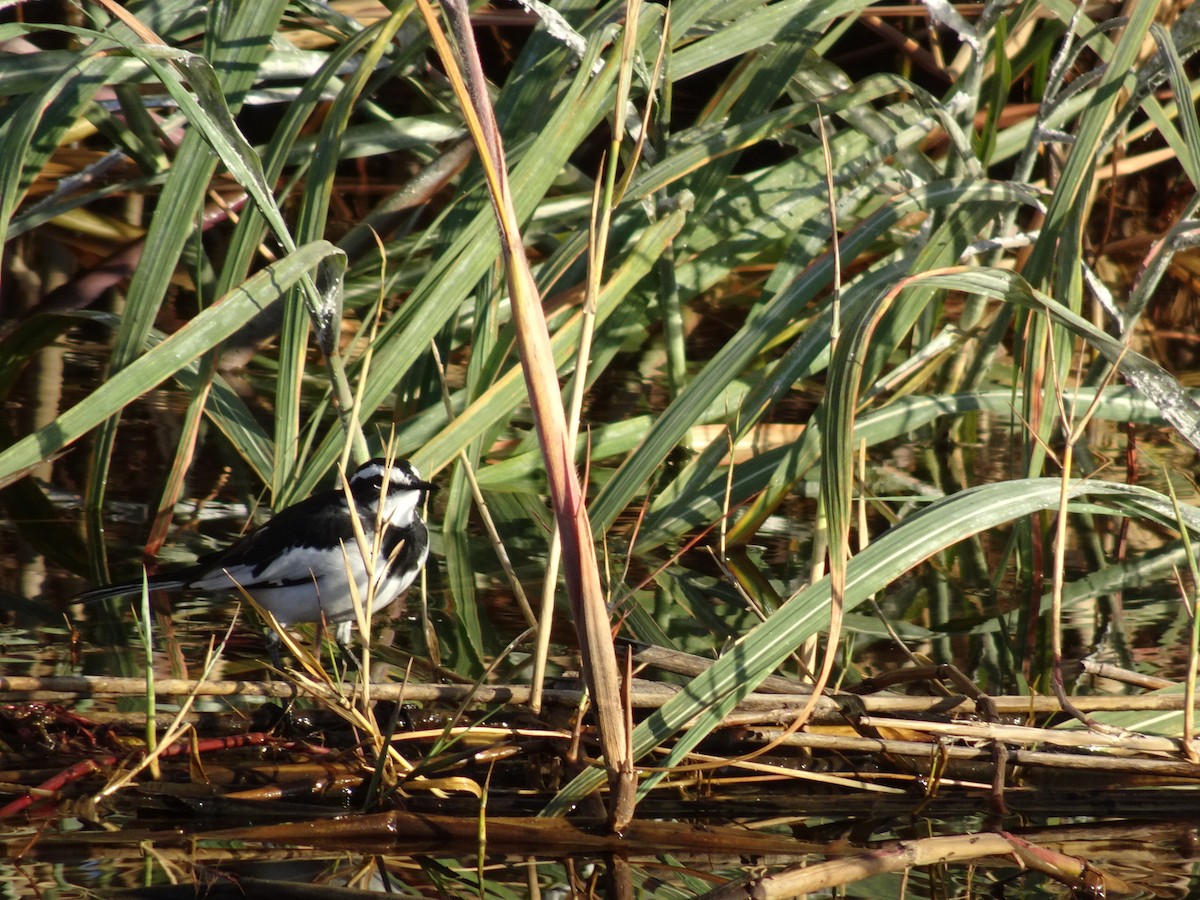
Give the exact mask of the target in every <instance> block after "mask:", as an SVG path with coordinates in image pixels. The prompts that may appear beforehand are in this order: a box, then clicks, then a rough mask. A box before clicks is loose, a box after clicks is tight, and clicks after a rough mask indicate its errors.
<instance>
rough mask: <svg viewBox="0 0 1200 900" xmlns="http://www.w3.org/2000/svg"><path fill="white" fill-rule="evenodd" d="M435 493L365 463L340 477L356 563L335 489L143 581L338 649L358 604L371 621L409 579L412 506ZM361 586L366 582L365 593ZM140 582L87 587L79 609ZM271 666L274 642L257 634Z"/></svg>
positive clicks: (383, 465) (418, 532) (409, 467)
mask: <svg viewBox="0 0 1200 900" xmlns="http://www.w3.org/2000/svg"><path fill="white" fill-rule="evenodd" d="M434 489H435V485H433V484H431V483H429V482H428V481H422V480H421V476H420V473H418V472H417V469H416V467H415V466H413V464H412V463H410V462H408V461H407V460H396V461H394V462H392V463H390V464H389V463H388V461H387V460H384V459H378V458H377V459H372V460H370V461H369V462H365V463H363V464H362V465H361V466H359V467H358V469H357V470H356V471H355V472H354V474H353V475H351V476H350V478H349V495H350V497H351V498H352V499H353V501H354V509H355V510H356V511H357V513H358V521H359V522H360V523H361V527H362V531H363V535H364V537H365V538H366V540H365V542H364V544H365V548H366V554H365V558H366V560H371V558H372V556H373V557H374V558H373V560H371V564H370V565H368V564H367V563H366V562H365V561H364V552H363V551H362V550H360V548H359V543H358V540H357V538H356V537H355V528H354V514H353V513H352V511H351V507H350V504H349V503H348V502H347V492H346V491H345V490H343V489H342V488H341V487H338V488H334V489H333V490H329V491H325V492H323V493H320V494H314V495H313V496H311V497H309V498H308V499H307V500H302V501H300V502H299V503H297V504H295V505H294V506H289V507H287V508H286V509H283V510H280V511H279V512H278V513H276V514H275V515H274V516H273V517H272V518H271V519H270V520H269V521H268V522H266V523H265V524H264V525H262V526H260V527H259V528H257V529H255V530H254V531H252V532H250V533H249V534H247V535H246V536H245V537H243V538H241V539H240V540H238V541H236V542H235V543H233V544H231V545H230V546H229V547H227V548H225V549H224V550H219V551H217V552H216V553H212V554H209V555H207V556H204V557H201V558H200V559H199V560H197V561H196V563H195V564H194V565H191V566H188V567H187V568H184V569H177V570H175V571H171V572H163V573H161V574H158V575H153V576H151V577H150V578H149V579H148V586H149V588H150V589H151V590H183V591H207V592H213V591H234V592H236V591H238V590H239V588H240V589H241V590H244V591H245V592H246V593H247V594H249V595H250V596H251V597H253V598H254V600H255V602H256V603H258V604H259V606H261V607H262V608H263V609H265V610H267V611H269V612H270V613H271V614H272V615H274V616H275V618H276V619H277V620H278V621H279V624H280V625H283V626H285V627H286V626H288V625H292V624H295V623H298V622H320V621H324V622H328V623H330V624H332V625H334V626H336V627H335V631H334V635H335V639H336V640H337V643H338V645H339V646H340V647H341V648H342V649H343V650H346V649H347V648H348V647H349V643H350V632H351V629H352V628H353V625H354V618H355V615H354V594H352V593H351V587H350V579H351V577H352V578H353V580H354V585H355V590H356V592H357V596H358V600H359V602H360V603H362V604H364V605H365V604H367V602H368V597H370V606H371V608H370V612H371V613H372V614H373V613H376V612H378V611H379V610H381V609H383V608H384V607H385V606H387V605H388V604H389V603H391V602H392V601H393V600H395V599H396V598H397V597H398V596H399V595H400V594H401V593H402V592H403V591H404V590H405V589H406V588H408V587H409V585H411V584H412V583H413V581H415V580H416V577H417V575H418V574H419V573H420V571H421V567H422V566H423V565H424V564H425V558H426V556H427V555H428V553H429V532H428V530H427V529H426V527H425V522H424V521H423V520H422V519H421V513H420V507H421V505H422V504H423V503H424V500H425V498H426V496H427V495H428V493H429V492H430V491H432V490H434ZM369 581H371V582H373V587H371V586H370V584H369ZM141 590H142V581H141V580H137V581H128V582H123V583H121V584H112V585H108V586H106V587H100V588H96V589H95V590H92V591H88V592H86V593H84V594H81V595H80V596H79V599H80V600H81V601H83V602H91V601H95V600H103V599H105V598H108V597H119V596H123V595H126V594H134V593H140V592H141ZM267 642H268V649H269V650H270V651H271V657H272V659H273V660H274V661H275V662H276V664H278V659H279V656H278V643H279V636H278V635H277V634H275V633H274V632H273V631H271V632H269V633H268V635H267Z"/></svg>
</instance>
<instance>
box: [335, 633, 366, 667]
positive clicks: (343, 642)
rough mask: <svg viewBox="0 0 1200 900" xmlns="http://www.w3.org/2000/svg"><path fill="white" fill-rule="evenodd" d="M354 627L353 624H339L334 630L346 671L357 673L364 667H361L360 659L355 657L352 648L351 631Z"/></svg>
mask: <svg viewBox="0 0 1200 900" xmlns="http://www.w3.org/2000/svg"><path fill="white" fill-rule="evenodd" d="M352 626H353V623H352V622H339V623H338V625H337V627H336V628H335V629H334V630H333V640H334V643H336V644H337V645H338V650H340V651H341V654H342V661H343V662H344V663H345V664H346V669H347V670H350V669H353V670H354V671H356V672H357V671H358V670H359V669H360V668H362V667H361V666H360V665H359V660H358V657H357V656H355V655H354V652H353V648H352V647H351V646H350V630H351V628H352Z"/></svg>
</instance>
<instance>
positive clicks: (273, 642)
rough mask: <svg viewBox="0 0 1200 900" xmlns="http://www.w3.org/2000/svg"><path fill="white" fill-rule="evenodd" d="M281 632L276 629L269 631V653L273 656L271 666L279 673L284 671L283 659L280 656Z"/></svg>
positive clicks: (269, 629)
mask: <svg viewBox="0 0 1200 900" xmlns="http://www.w3.org/2000/svg"><path fill="white" fill-rule="evenodd" d="M280 643H282V642H281V641H280V640H279V632H277V631H276V630H275V629H274V628H268V629H267V653H269V654H270V656H271V665H273V666H274V667H275V668H276V669H277V670H278V671H280V672H282V671H283V657H282V656H280V655H279V645H280Z"/></svg>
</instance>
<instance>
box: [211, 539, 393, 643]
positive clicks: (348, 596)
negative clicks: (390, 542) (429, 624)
mask: <svg viewBox="0 0 1200 900" xmlns="http://www.w3.org/2000/svg"><path fill="white" fill-rule="evenodd" d="M305 571H307V572H308V578H303V577H297V573H301V572H305ZM373 574H374V580H375V590H374V592H373V594H372V597H371V612H372V613H376V612H378V611H379V610H380V609H382V608H383V607H385V606H387V605H388V604H389V603H391V602H392V601H393V600H395V599H396V597H397V596H398V595H399V594H400V592H401V591H403V590H404V589H405V588H407V587H408V585H409V584H410V583H411V582H412V580H413V579H412V578H408V579H404V580H397V579H394V578H393V579H389V578H387V577H386V575H387V565H386V561H385V560H384V559H383V558H382V557H381V558H378V559H377V560H376V564H375V565H374V567H373ZM413 574H414V575H415V572H414V573H413ZM348 576H349V577H348ZM351 580H353V582H354V585H355V593H356V594H357V599H358V602H360V603H364V604H365V603H367V602H368V579H367V571H366V566H364V565H363V559H362V555H361V554H360V553H359V551H358V548H357V547H354V546H348V547H347V548H346V552H345V553H344V554H343V553H342V550H341V548H336V549H332V550H318V549H315V548H303V549H296V550H293V551H292V552H291V553H289V554H288V555H287V556H286V557H281V558H280V559H279V560H276V561H274V562H272V563H271V564H269V565H268V566H266V568H264V569H263V570H262V571H261V572H259V573H258V574H257V575H255V574H254V572H253V571H252V570H251V568H250V567H248V566H238V567H234V568H230V569H228V570H225V571H221V572H214V573H212V574H210V575H207V576H205V577H204V578H202V579H200V580H198V581H195V582H192V583H191V584H190V585H189V587H190V588H193V589H198V590H233V591H234V592H237V591H238V588H239V586H240V587H241V588H242V589H244V590H245V591H246V593H248V594H249V595H250V596H251V597H253V598H254V600H255V602H257V603H258V604H259V605H260V606H262V607H263V608H264V609H266V610H269V611H270V612H271V614H272V615H274V616H275V618H276V619H278V620H279V622H280V624H281V625H291V624H293V623H296V622H319V621H322V620H324V621H326V622H330V623H338V622H345V621H349V620H351V619H353V618H354V603H355V594H354V593H351V589H350V581H351Z"/></svg>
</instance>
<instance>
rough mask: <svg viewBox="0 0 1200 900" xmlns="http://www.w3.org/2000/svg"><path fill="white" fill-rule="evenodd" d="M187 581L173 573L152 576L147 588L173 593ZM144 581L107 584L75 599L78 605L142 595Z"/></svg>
mask: <svg viewBox="0 0 1200 900" xmlns="http://www.w3.org/2000/svg"><path fill="white" fill-rule="evenodd" d="M187 583H188V582H187V579H186V578H180V577H179V573H177V572H176V573H171V574H164V575H152V576H150V577H149V578H147V579H146V581H145V584H146V586H147V587H148V588H149V589H150V590H152V591H171V590H179V589H180V588H182V587H186V586H187ZM142 584H143V582H142V580H141V579H140V578H139V579H138V580H137V581H122V582H121V583H120V584H107V585H104V586H103V587H98V588H93V589H92V590H90V591H84V592H83V593H82V594H78V595H76V597H75V601H76V602H78V603H96V602H97V601H99V600H107V599H109V598H110V597H124V596H127V595H129V594H140V593H141V592H142Z"/></svg>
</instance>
